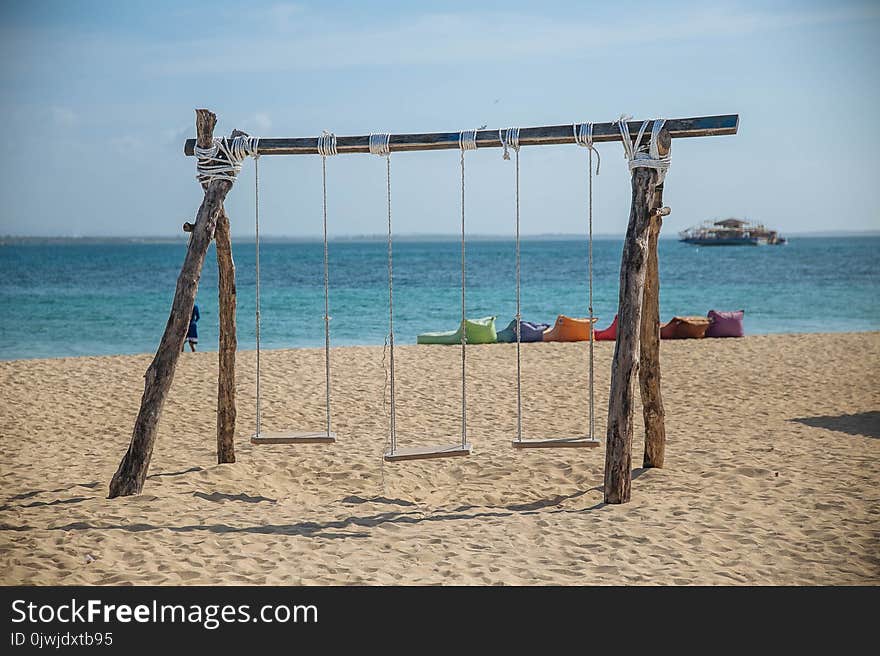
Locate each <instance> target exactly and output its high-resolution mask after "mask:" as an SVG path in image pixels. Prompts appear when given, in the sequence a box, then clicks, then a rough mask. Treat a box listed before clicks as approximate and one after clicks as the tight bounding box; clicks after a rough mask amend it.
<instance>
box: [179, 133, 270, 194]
mask: <svg viewBox="0 0 880 656" xmlns="http://www.w3.org/2000/svg"><path fill="white" fill-rule="evenodd" d="M259 145H260V138H259V137H249V136H247V135H240V136H237V137H233V138H232V139H229V138H227V137H223V138H217V137H215V138H214V139H213V140H212V142H211V146H210V147H209V148H200V147H199V145H198V144H196V146H195V147H194V148H193V152H194V153H195V156H196V157H197V158H198V161H197V163H196V170H197V172H198V173H197V175H196V178H197V179H198V180H199V182H201V183H204V184H207V183H209V182H213V181H214V180H226V181H227V182H235V178H236V176H238V174H239V173H240V172H241V164H242V162H243V161H244V160H245V158H246V157H248V156H251V157H253V158H254V159H256V158H257V157H259V153H258V152H257V149H258V147H259Z"/></svg>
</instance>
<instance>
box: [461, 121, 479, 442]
mask: <svg viewBox="0 0 880 656" xmlns="http://www.w3.org/2000/svg"><path fill="white" fill-rule="evenodd" d="M458 148H459V150H460V151H461V448H465V446H466V445H467V309H466V308H467V306H466V303H465V289H466V287H467V278H466V267H465V261H466V260H465V250H464V243H465V230H464V154H465V152H466V151H468V150H476V149H477V131H476V130H465V131H464V132H461V133H460V134H459V135H458Z"/></svg>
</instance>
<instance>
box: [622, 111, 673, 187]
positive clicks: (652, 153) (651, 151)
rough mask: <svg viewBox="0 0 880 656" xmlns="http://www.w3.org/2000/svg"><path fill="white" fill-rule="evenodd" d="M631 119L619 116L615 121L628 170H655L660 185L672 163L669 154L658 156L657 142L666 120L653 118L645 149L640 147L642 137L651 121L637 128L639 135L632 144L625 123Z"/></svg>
mask: <svg viewBox="0 0 880 656" xmlns="http://www.w3.org/2000/svg"><path fill="white" fill-rule="evenodd" d="M631 118H632V116H627V115H624V114H621V115H620V118H619V119H618V120H617V127H618V129H619V130H620V136H621V140H622V141H623V154H624V157H626V159H627V160H628V162H629V170H630V171H632V170H633V169H637V168H649V169H655V170H656V171H657V184H658V185H661V184H663V180H664V179H665V178H666V171H668V170H669V165H670V163H671V161H672V160H671V156H670V154H669V153H667V154H666V155H665V156H661V155H660V147H659V145H658V142H657V140H658V138H659V136H660V131H661V130H662V129H663V125H664V124H665V123H666V119H663V118H655V119H654V120H653V126H652V128H651V138H650V140H649V142H648V145H647V148H646V147H645V146H643V145H641V143H642V137H644V135H645V131H646V130H647V128H648V123H651V122H652V121H650V120H649V121H645V122H644V123H642V126H641V127H640V128H639V134H638V136H637V137H636V140H635V142H633V141H632V140H631V139H630V136H629V126H628V125H627V121H629V119H631Z"/></svg>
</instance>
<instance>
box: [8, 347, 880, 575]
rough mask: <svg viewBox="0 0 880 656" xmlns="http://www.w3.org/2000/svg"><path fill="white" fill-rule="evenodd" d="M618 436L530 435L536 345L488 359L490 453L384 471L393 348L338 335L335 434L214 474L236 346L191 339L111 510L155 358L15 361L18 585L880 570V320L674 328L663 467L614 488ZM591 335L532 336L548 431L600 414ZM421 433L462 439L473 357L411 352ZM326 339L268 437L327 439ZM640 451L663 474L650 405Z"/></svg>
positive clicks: (11, 373) (296, 378)
mask: <svg viewBox="0 0 880 656" xmlns="http://www.w3.org/2000/svg"><path fill="white" fill-rule="evenodd" d="M613 346H614V345H613V343H599V344H597V346H596V358H597V364H596V372H597V386H596V390H597V398H596V403H597V422H596V423H597V432H598V435H599V436H600V437H602V439H603V447H600V448H598V449H591V450H586V449H577V450H575V449H562V450H541V451H537V450H532V451H529V452H515V451H514V450H513V449H512V448H511V446H510V440H511V438H512V436H513V435H514V426H515V408H516V405H515V394H514V385H515V383H514V374H515V358H514V346H513V345H502V344H496V345H486V346H473V347H470V348H469V351H468V363H469V378H468V394H469V398H468V403H469V416H468V426H469V431H470V440H471V442H472V443H473V445H474V452H473V455H472V456H471V457H469V458H456V459H447V460H431V461H419V462H409V463H393V464H389V463H384V464H383V460H382V452H383V450H384V446H385V442H386V434H387V412H388V408H387V405H386V404H385V403H384V400H383V385H384V382H385V373H384V371H383V351H382V348H381V347H348V348H338V349H334V350H333V375H334V378H333V386H332V389H333V400H334V407H333V411H334V430H335V431H337V432H338V434H339V440H338V442H337V443H336V444H335V445H332V446H285V445H278V446H253V445H251V444H250V443H249V441H248V437H249V434H250V433H251V431H252V429H253V425H254V372H255V369H254V354H253V353H252V352H241V353H240V354H239V360H238V400H239V405H238V431H237V432H238V439H237V443H236V451H237V459H238V462H237V463H236V464H234V465H222V466H218V465H216V464H215V444H214V442H215V421H216V420H215V405H216V397H215V395H216V377H217V363H216V360H217V355H216V353H207V352H206V353H196V354H190V353H185V354H183V355H182V357H181V361H180V365H179V366H178V369H177V375H176V378H175V382H174V387H173V389H172V393H171V395H170V397H169V400H168V402H167V404H166V406H165V410H164V415H163V417H162V422H161V428H160V433H159V439H158V442H157V446H156V450H155V452H154V454H153V460H152V466H151V469H150V477H149V479H148V480H147V484H146V486H145V489H144V493H143V494H142V495H141V496H139V497H129V498H121V499H114V500H108V499H106V498H105V497H106V495H107V484H108V482H109V480H110V477H111V476H112V474H113V472H114V471H115V469H116V466H117V465H118V463H119V460H120V458H121V456H122V455H123V453H124V451H125V449H126V447H127V444H128V441H129V438H130V432H131V428H132V424H133V421H134V417H135V415H136V413H137V409H138V404H139V401H140V395H141V392H142V390H143V381H142V376H143V372H144V371H145V369H146V367H147V366H148V364H149V361H150V359H151V357H152V356H151V355H142V356H118V357H92V358H68V359H57V360H29V361H23V360H19V361H9V362H2V363H0V391H2V395H0V497H2V500H0V503H2V509H0V566H2V572H3V574H2V581H0V582H2V583H3V584H4V585H11V584H29V585H30V584H33V585H45V584H64V585H68V584H106V585H110V584H113V585H115V584H129V583H131V584H161V585H173V584H199V585H203V584H253V585H261V584H293V585H309V584H334V585H349V584H379V585H385V584H407V585H408V584H467V585H482V584H493V585H494V584H514V585H520V584H524V585H532V584H562V585H593V584H674V585H689V584H710V585H714V584H722V585H724V584H783V585H789V584H794V585H800V584H819V585H831V584H857V585H859V584H869V585H875V584H877V583H878V582H880V550H878V534H880V333H857V334H834V335H820V334H809V335H769V336H751V337H746V338H744V339H729V340H723V339H714V340H711V339H705V340H688V341H664V342H663V344H662V352H661V360H662V367H663V394H664V400H665V405H666V412H667V434H668V437H669V441H668V445H667V456H666V468H665V469H662V470H656V469H655V470H647V471H643V470H641V469H638V468H637V469H635V471H634V473H633V476H634V479H635V480H634V482H633V499H632V502H631V503H629V504H625V505H620V506H606V505H604V504H603V503H602V492H601V489H600V486H601V482H602V466H603V461H604V428H605V420H606V416H605V414H606V412H607V393H608V379H609V374H610V364H611V356H612V351H613ZM586 354H587V346H586V344H583V343H580V344H560V343H547V344H526V345H524V347H523V367H524V374H523V375H524V380H525V381H526V384H525V388H524V393H525V410H526V419H525V432H526V434H527V436H530V437H541V436H551V435H558V434H561V435H573V434H577V433H581V432H583V430H584V426H585V424H586V418H587V415H586V412H587V397H586V392H585V390H586V380H587V368H586ZM396 355H397V357H398V360H397V370H398V375H399V378H398V381H397V383H398V394H399V396H398V433H399V441H400V444H401V446H414V445H418V444H430V443H436V442H455V441H456V440H457V439H458V437H459V430H460V429H459V417H458V403H459V390H458V376H459V369H458V357H459V352H458V349H456V348H454V347H442V346H406V347H402V348H400V349H399V350H398V351H397V353H396ZM322 357H323V353H322V352H321V351H320V350H287V351H271V352H267V353H265V354H264V358H263V396H264V409H263V423H264V428H265V429H266V430H284V429H303V430H306V429H320V428H321V427H322V416H323V407H324V406H323V403H324V389H323V375H324V372H323V364H322ZM636 413H637V414H636V433H635V440H634V445H633V455H634V458H633V462H634V465H637V466H638V465H640V464H641V454H642V450H643V443H642V442H643V431H642V429H641V426H640V423H641V407H640V406H637V408H636Z"/></svg>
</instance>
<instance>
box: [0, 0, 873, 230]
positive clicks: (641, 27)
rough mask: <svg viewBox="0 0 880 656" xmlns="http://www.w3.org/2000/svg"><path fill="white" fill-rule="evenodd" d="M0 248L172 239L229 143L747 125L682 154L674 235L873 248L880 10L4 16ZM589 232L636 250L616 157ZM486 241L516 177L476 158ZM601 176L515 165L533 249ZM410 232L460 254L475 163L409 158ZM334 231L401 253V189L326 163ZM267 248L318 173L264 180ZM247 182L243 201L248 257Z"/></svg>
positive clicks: (45, 11) (676, 6)
mask: <svg viewBox="0 0 880 656" xmlns="http://www.w3.org/2000/svg"><path fill="white" fill-rule="evenodd" d="M0 18H2V20H0V62H2V63H0V84H2V89H3V91H2V94H0V112H2V117H3V124H4V126H5V128H6V131H7V136H6V140H5V142H6V148H7V156H6V158H5V159H4V162H3V164H2V165H0V166H2V171H0V234H11V235H41V236H42V235H61V236H77V235H82V236H97V235H112V236H124V235H167V236H172V235H179V234H180V225H181V224H182V223H183V221H185V220H188V219H191V217H192V216H193V215H194V213H195V211H196V209H197V208H198V204H199V202H200V201H201V192H200V188H199V186H198V185H197V183H196V181H195V179H194V174H195V170H194V161H193V159H192V158H187V157H184V156H183V154H182V145H183V140H184V139H185V138H187V137H189V136H192V135H193V132H194V127H193V109H194V108H196V107H208V108H211V109H213V110H214V111H215V112H217V114H218V116H219V118H220V121H219V124H218V130H217V134H228V133H229V132H230V131H231V130H232V129H233V128H236V127H238V128H241V129H244V130H247V131H249V132H250V133H252V134H255V135H262V136H276V137H277V136H291V137H293V136H312V135H316V134H318V133H320V131H321V130H324V129H327V130H332V131H334V132H336V133H337V134H340V135H342V134H365V133H369V132H373V131H376V132H379V131H388V132H413V131H446V130H462V129H469V128H473V127H479V126H481V125H483V124H488V125H489V127H507V126H509V125H519V126H523V127H524V126H529V125H546V124H559V123H566V122H580V121H591V120H592V121H606V120H613V119H615V118H616V117H617V116H618V115H620V114H621V113H629V114H632V115H634V116H635V117H636V118H652V117H654V116H665V117H680V116H698V115H705V114H723V113H739V114H740V115H741V119H740V133H739V135H737V136H734V137H716V138H707V139H682V140H676V142H675V143H674V146H673V159H672V168H671V170H670V172H669V175H668V178H667V183H666V201H667V204H668V205H670V206H671V207H672V210H673V213H672V215H671V216H670V217H669V218H668V219H667V220H666V223H665V227H664V232H666V233H672V232H674V231H676V230H678V229H681V228H684V227H686V226H688V225H690V224H693V223H696V222H699V221H701V220H703V219H707V218H716V217H726V216H730V215H734V216H744V217H747V218H751V219H756V220H761V221H764V222H765V223H766V224H768V225H770V226H772V227H778V228H780V229H782V230H783V231H786V232H803V231H813V230H869V229H880V209H878V208H880V204H878V202H877V200H876V197H875V196H874V195H873V193H870V190H872V189H875V188H876V187H877V182H876V171H875V169H876V165H875V161H876V155H877V153H878V152H880V131H878V130H877V129H876V117H877V107H878V106H880V75H878V73H877V71H878V65H880V3H873V2H711V1H709V2H693V3H687V2H671V3H662V4H661V3H656V2H613V3H611V2H585V1H581V2H551V1H545V2H540V3H537V2H514V1H508V2H503V3H500V2H499V3H495V2H474V1H471V2H444V3H427V2H419V3H416V2H381V1H379V0H374V1H372V2H332V1H326V0H325V1H324V2H294V3H272V2H269V3H257V2H249V3H236V2H223V1H218V0H213V1H211V2H165V1H158V0H151V1H150V2H97V1H79V2H47V1H45V0H32V1H30V2H8V1H4V2H2V5H0ZM600 150H601V153H602V157H603V165H602V170H601V175H600V176H599V177H598V178H597V179H596V181H595V189H596V208H595V230H596V232H599V233H606V234H618V235H619V234H623V232H624V231H625V228H626V221H627V215H628V209H629V205H628V203H629V185H628V172H627V170H626V165H625V161H624V159H623V156H622V148H621V146H620V144H603V145H601V146H600ZM468 157H469V160H468V161H469V166H468V189H469V192H468V226H469V230H470V231H471V232H473V233H484V234H485V233H490V234H505V235H510V234H511V233H512V228H513V218H512V211H513V201H512V196H511V193H512V184H513V177H512V176H513V170H512V166H511V164H510V163H509V162H505V161H503V160H502V159H501V153H500V151H499V150H496V149H489V150H486V151H482V152H477V153H473V154H469V156H468ZM584 157H585V156H584V152H583V151H582V150H579V149H578V148H576V147H575V146H574V145H572V146H553V147H542V148H525V149H523V151H522V176H523V181H522V222H523V231H524V232H525V233H530V234H537V233H578V232H583V230H584V225H585V203H586V199H585V195H584V187H585V167H584ZM392 167H393V189H394V216H395V227H396V229H397V230H398V231H399V232H400V233H408V234H412V233H455V232H456V230H457V226H458V223H457V222H458V221H459V215H458V212H459V207H458V186H457V185H458V180H459V178H458V176H459V172H458V154H457V153H456V152H453V151H446V152H434V153H413V154H406V155H403V154H401V155H396V156H394V157H393V159H392ZM328 169H329V173H328V175H329V184H330V213H331V216H330V232H331V234H335V235H343V234H375V233H381V232H382V231H383V229H384V223H383V221H384V204H383V203H384V166H383V165H382V163H381V162H380V161H379V160H378V159H377V158H375V157H370V156H367V155H351V156H344V157H343V156H340V157H337V158H335V159H332V160H330V161H329V162H328ZM260 174H261V191H260V195H261V200H262V207H261V224H262V231H263V232H264V233H265V234H270V235H297V236H300V235H317V234H319V232H320V226H321V223H320V198H321V190H320V160H319V159H318V158H317V157H302V156H297V157H264V158H262V159H261V161H260ZM253 193H254V192H253V162H252V161H249V162H248V163H247V164H246V166H245V170H244V172H243V173H242V176H241V179H240V180H239V181H238V183H237V184H236V187H235V188H234V189H233V191H232V192H231V194H230V196H229V199H228V201H227V210H228V211H229V213H230V216H231V218H232V224H233V234H234V236H236V237H239V238H246V237H249V236H251V235H252V234H253Z"/></svg>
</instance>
